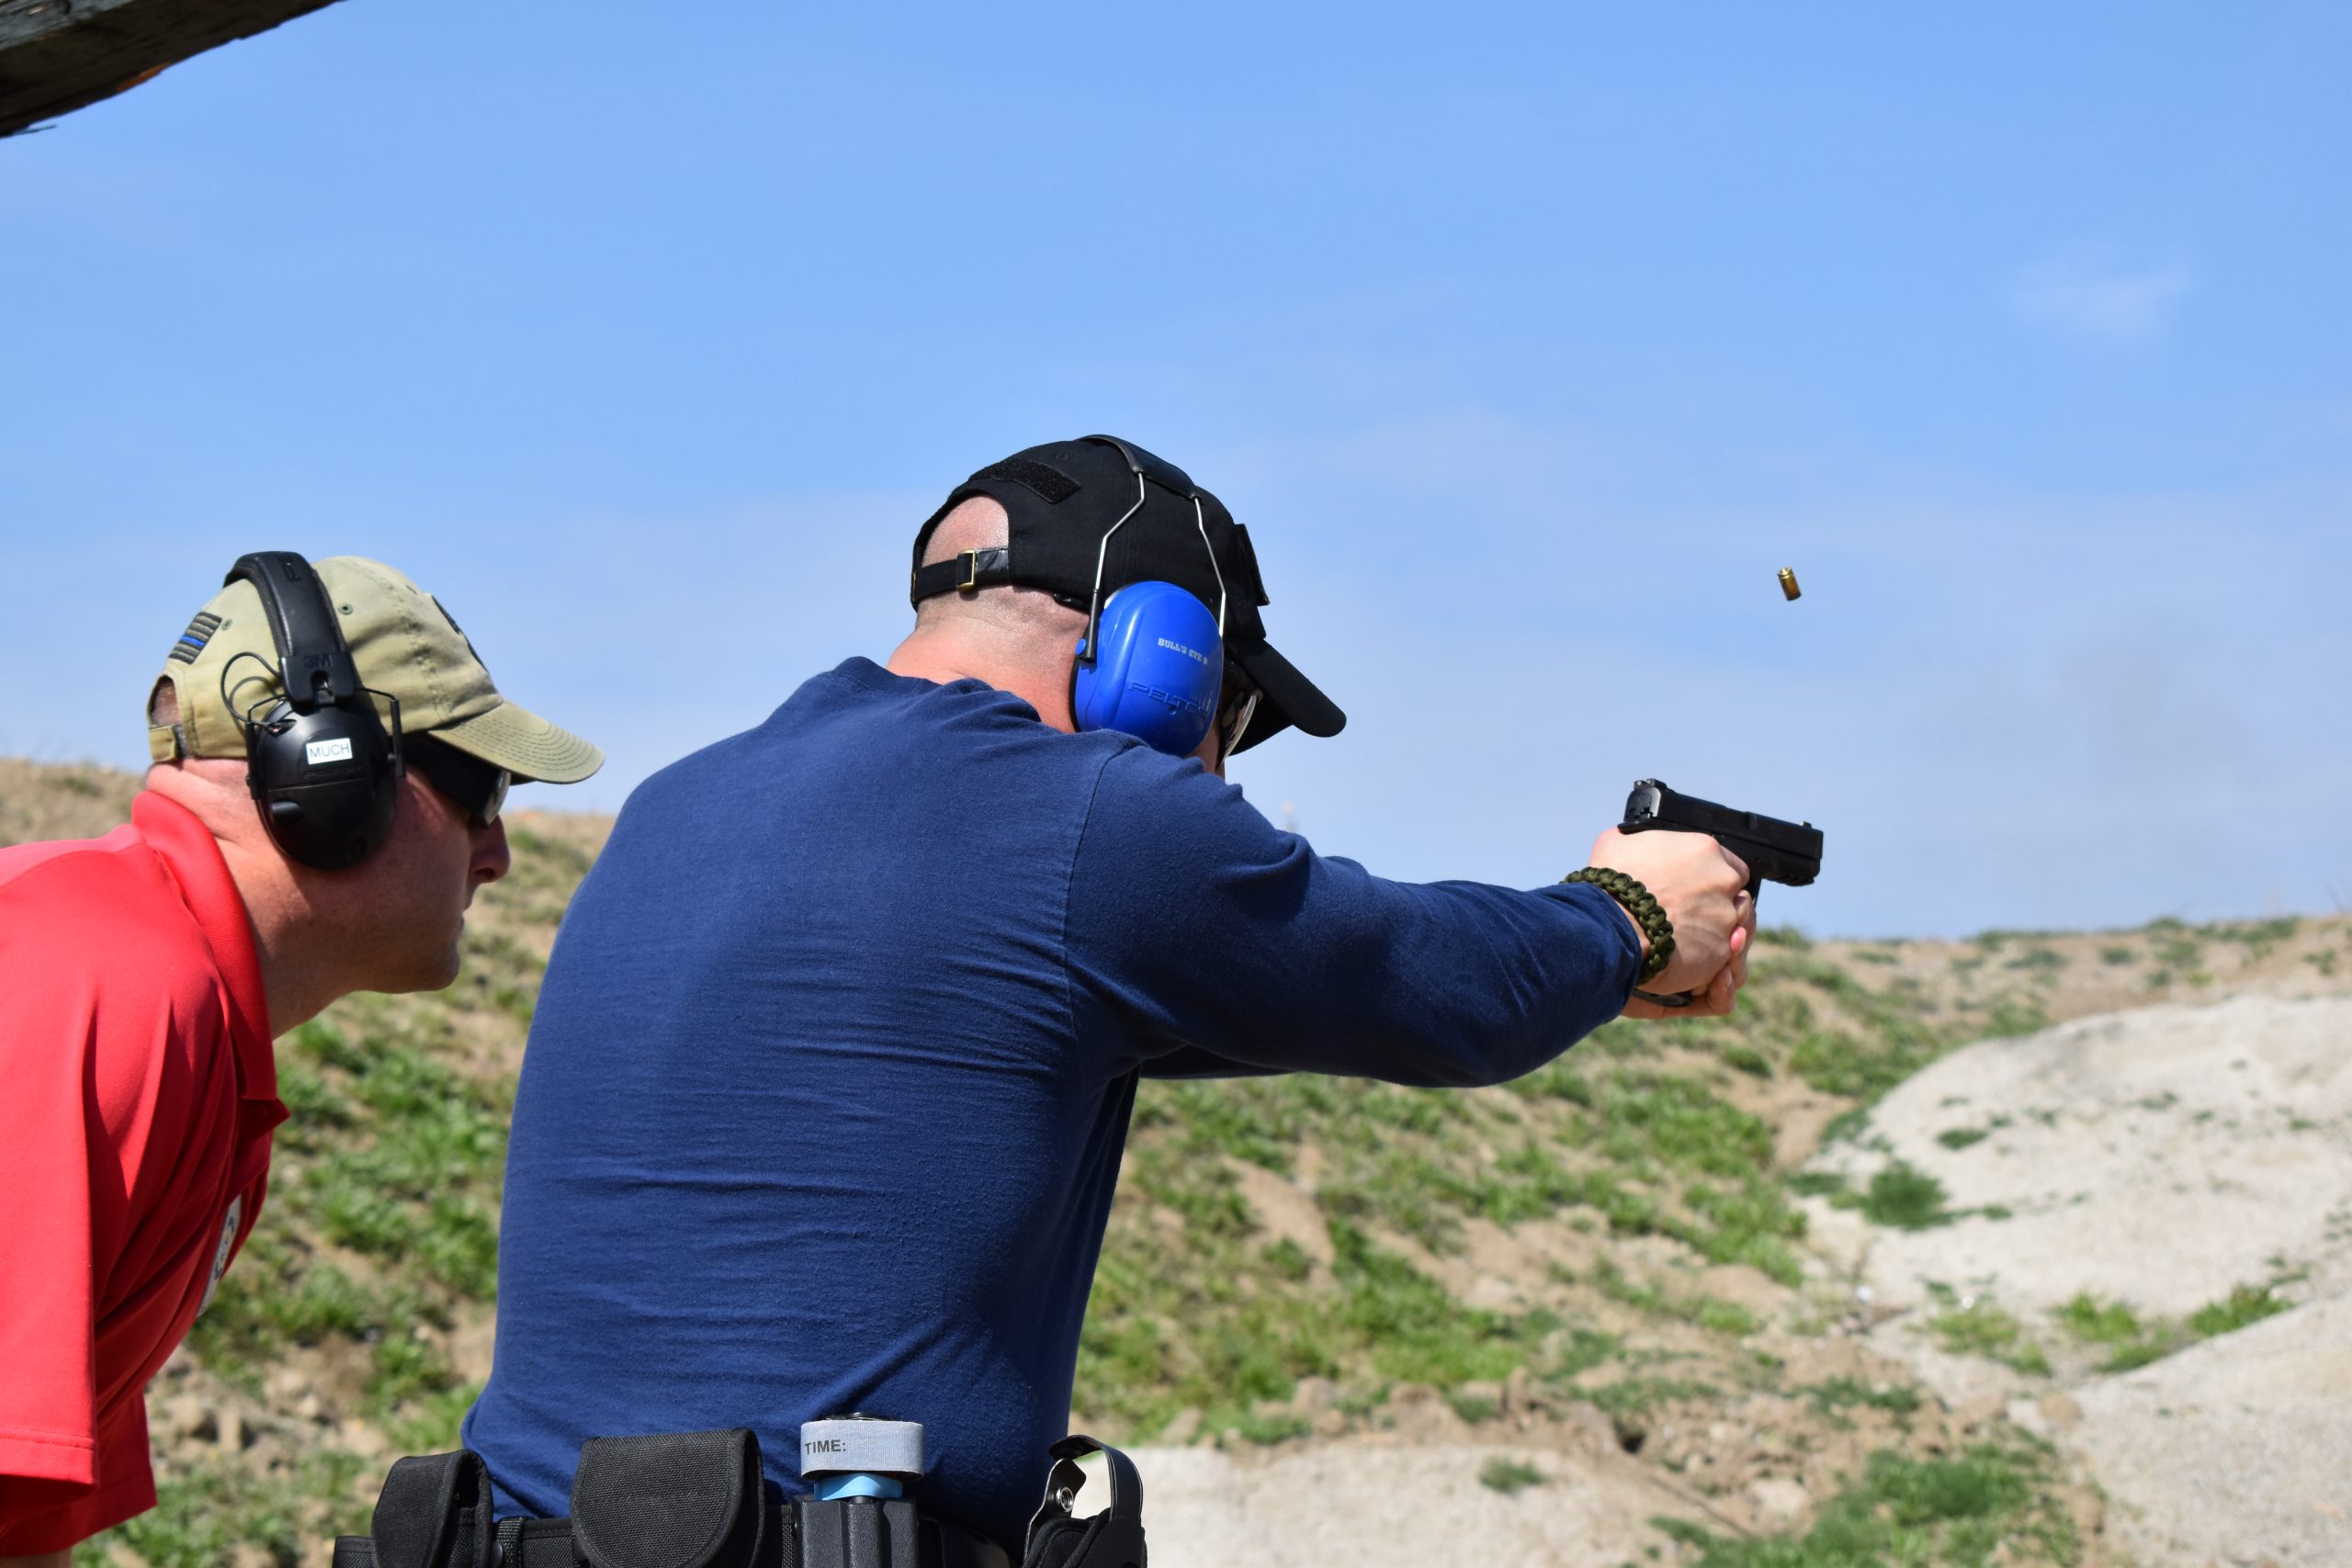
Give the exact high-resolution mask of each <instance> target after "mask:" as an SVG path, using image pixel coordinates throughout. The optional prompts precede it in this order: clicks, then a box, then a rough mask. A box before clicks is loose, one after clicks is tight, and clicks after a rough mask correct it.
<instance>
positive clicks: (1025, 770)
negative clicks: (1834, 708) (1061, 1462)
mask: <svg viewBox="0 0 2352 1568" xmlns="http://www.w3.org/2000/svg"><path fill="white" fill-rule="evenodd" d="M914 564H915V567H916V570H915V571H914V572H913V574H912V580H911V594H910V596H911V597H912V598H913V599H914V601H915V603H916V605H917V612H918V613H917V618H916V623H915V628H914V631H913V632H912V634H911V635H910V636H909V637H908V638H907V640H906V641H905V642H904V643H903V644H902V645H901V646H900V647H899V649H898V650H897V651H896V652H895V653H894V654H892V656H891V658H890V660H889V662H888V666H887V667H885V666H877V665H876V664H873V663H871V662H869V661H868V660H864V659H852V660H848V661H847V662H846V663H843V664H842V665H841V666H839V667H838V668H836V669H834V670H831V671H828V672H826V673H824V674H821V675H818V676H816V677H814V678H813V679H811V680H809V682H806V683H805V684H804V685H802V686H801V687H800V689H799V690H798V691H797V692H796V693H794V694H792V696H791V697H790V698H789V699H788V700H787V701H786V703H785V704H784V705H783V706H782V707H779V708H778V709H776V711H775V713H774V714H773V715H771V716H769V718H768V719H767V721H766V722H765V723H763V724H762V725H760V726H759V727H758V728H755V729H752V730H749V731H747V732H745V733H744V734H741V735H737V736H734V737H732V738H730V739H726V740H722V741H720V742H718V744H717V745H715V746H711V747H709V748H707V749H706V750H701V751H698V752H696V753H695V754H694V755H692V756H690V757H687V758H686V759H684V761H680V762H678V763H676V764H674V765H673V766H671V767H669V768H667V769H665V770H663V771H662V772H661V773H657V774H655V775H654V776H653V777H651V778H650V779H648V780H647V781H646V782H645V783H644V784H642V785H640V786H639V788H638V789H637V791H636V792H635V793H634V794H632V795H630V797H629V799H628V805H627V806H626V807H625V808H624V809H623V811H622V813H621V817H620V820H619V822H618V823H617V825H616V827H615V829H614V830H613V835H612V839H611V841H610V842H609V844H607V846H606V847H605V852H604V854H603V855H602V856H601V858H599V860H598V861H597V863H596V865H595V868H594V870H593V871H592V872H591V873H590V874H589V876H588V878H587V880H586V881H585V882H584V883H582V886H581V888H580V891H579V894H578V895H577V897H575V898H574V899H573V901H572V904H571V910H570V912H569V913H568V914H567V915H566V917H565V919H564V924H563V930H562V933H561V936H560V940H559V941H558V942H557V944H556V949H555V955H554V959H553V962H552V963H551V964H550V965H549V967H548V975H547V979H546V983H545V985H544V987H543V988H542V990H541V992H540V997H539V1005H538V1011H537V1017H536V1018H535V1020H534V1021H533V1023H532V1028H531V1039H530V1045H529V1049H528V1051H527V1052H526V1055H525V1057H524V1063H523V1076H522V1083H521V1086H520V1089H519V1091H518V1095H517V1100H516V1104H515V1129H514V1142H513V1145H512V1148H511V1151H510V1153H509V1156H508V1161H507V1179H506V1197H505V1214H504V1221H503V1233H502V1240H501V1251H500V1260H499V1315H498V1344H497V1354H496V1359H495V1368H494V1371H492V1376H491V1379H490V1382H489V1384H488V1386H487V1387H486V1388H485V1389H484V1391H483V1393H482V1396H481V1401H480V1402H479V1403H478V1404H476V1405H475V1407H474V1409H473V1411H472V1412H471V1413H470V1414H469V1416H468V1417H467V1420H466V1427H465V1431H466V1443H467V1446H468V1447H469V1448H471V1449H473V1450H476V1451H478V1452H479V1453H481V1455H482V1456H483V1458H484V1459H485V1460H486V1461H488V1463H489V1468H490V1471H491V1473H492V1476H493V1477H494V1478H495V1480H496V1482H497V1484H498V1490H499V1499H498V1501H499V1511H500V1512H501V1513H502V1514H513V1513H518V1512H520V1513H529V1514H538V1515H553V1514H560V1513H562V1512H563V1511H564V1507H565V1499H566V1495H567V1492H568V1489H569V1487H570V1484H571V1476H572V1471H573V1469H574V1467H575V1466H576V1464H577V1462H578V1460H579V1454H580V1447H581V1444H582V1441H583V1440H584V1439H585V1438H591V1437H597V1436H620V1435H628V1434H636V1433H647V1432H663V1431H686V1430H695V1429H702V1428H709V1427H734V1426H748V1427H752V1428H753V1429H754V1430H755V1431H757V1432H758V1433H759V1434H760V1436H761V1438H762V1439H763V1451H764V1452H765V1453H766V1455H767V1456H768V1465H769V1474H770V1475H771V1476H772V1477H773V1478H774V1479H775V1480H776V1481H778V1482H779V1483H782V1484H783V1485H784V1487H785V1488H786V1491H787V1492H790V1491H797V1490H798V1489H799V1482H798V1476H797V1470H796V1465H795V1459H796V1454H795V1449H794V1446H793V1440H792V1438H793V1433H794V1431H795V1429H796V1428H797V1427H798V1426H799V1424H800V1423H801V1422H803V1421H807V1420H810V1419H814V1418H817V1417H820V1416H831V1415H836V1414H841V1413H845V1412H848V1411H853V1410H859V1411H868V1412H873V1413H876V1414H879V1415H887V1416H894V1417H898V1418H901V1419H907V1420H919V1421H921V1422H922V1424H923V1427H924V1428H925V1442H926V1450H927V1454H928V1458H929V1460H930V1472H929V1474H928V1475H927V1476H926V1478H925V1480H924V1483H923V1487H922V1498H923V1501H924V1504H925V1506H928V1507H930V1508H933V1509H935V1510H936V1511H938V1512H939V1513H941V1514H943V1515H944V1516H946V1517H950V1518H954V1519H956V1520H958V1521H960V1522H962V1523H964V1524H966V1525H967V1526H970V1527H972V1528H975V1529H979V1530H981V1531H984V1532H986V1533H987V1534H989V1535H990V1536H993V1537H994V1538H995V1539H996V1540H999V1541H1001V1542H1002V1543H1004V1544H1005V1545H1007V1546H1008V1547H1009V1548H1011V1549H1012V1550H1013V1551H1016V1552H1017V1551H1018V1550H1019V1547H1020V1539H1021V1532H1022V1529H1023V1523H1024V1521H1025V1519H1026V1517H1027V1514H1028V1511H1029V1510H1030V1508H1031V1507H1032V1506H1034V1505H1035V1498H1036V1492H1037V1483H1038V1477H1039V1475H1040V1474H1041V1473H1042V1471H1041V1467H1042V1465H1043V1463H1044V1454H1045V1450H1046V1446H1047V1445H1048V1444H1049V1443H1050V1442H1052V1441H1053V1440H1054V1439H1056V1438H1059V1437H1060V1436H1061V1435H1062V1434H1063V1432H1064V1429H1065V1427H1066V1424H1067V1421H1068V1416H1069V1404H1070V1383H1071V1378H1072V1375H1073V1371H1074V1369H1075V1366H1076V1361H1077V1353H1078V1338H1079V1326H1080V1318H1081V1316H1082V1314H1083V1313H1084V1311H1085V1306H1086V1299H1087V1292H1088V1288H1089V1285H1090V1283H1091V1280H1092V1277H1093V1272H1094V1265H1095V1258H1096V1255H1097V1253H1098V1251H1099V1249H1100V1247H1101V1246H1102V1241H1103V1226H1104V1223H1105V1220H1106V1217H1107V1215H1108V1213H1109V1211H1110V1206H1111V1194H1112V1188H1113V1186H1114V1182H1115V1180H1116V1179H1117V1175H1118V1168H1119V1154H1120V1149H1121V1145H1123V1144H1124V1142H1125V1137H1126V1130H1127V1118H1128V1113H1129V1111H1130V1110H1131V1109H1132V1107H1133V1105H1134V1103H1135V1094H1136V1082H1137V1079H1138V1077H1145V1076H1152V1077H1159V1076H1182V1075H1205V1074H1232V1073H1259V1072H1285V1071H1312V1072H1327V1073H1340V1074H1349V1075H1353V1076H1358V1077H1375V1078H1382V1079H1386V1080H1388V1081H1391V1082H1396V1083H1405V1084H1422V1085H1474V1084H1491V1083H1497V1082H1500V1081H1502V1080H1504V1079H1508V1078H1511V1077H1517V1076H1519V1075H1520V1074H1522V1073H1525V1072H1528V1071H1529V1070H1531V1069H1532V1068H1534V1067H1537V1066H1541V1065H1543V1064H1544V1062H1546V1061H1548V1060H1550V1059H1551V1058H1552V1057H1554V1056H1555V1055H1558V1054H1559V1053H1560V1052H1561V1051H1563V1050H1565V1049H1566V1048H1567V1046H1568V1045H1570V1044H1571V1043H1574V1042H1575V1041H1576V1040H1577V1039H1578V1038H1579V1037H1581V1036H1582V1035H1584V1034H1586V1033H1587V1032H1590V1031H1591V1030H1592V1029H1594V1028H1595V1027H1597V1026H1598V1025H1600V1023H1601V1022H1603V1021H1606V1020H1608V1019H1610V1018H1612V1017H1615V1016H1618V1015H1619V1014H1620V1013H1621V1012H1626V1011H1633V1012H1636V1013H1640V1012H1645V1011H1646V1012H1650V1013H1655V1012H1656V1011H1657V1010H1656V1009H1655V1008H1653V1007H1651V1006H1650V1005H1649V1004H1647V1003H1644V1002H1640V1001H1632V1002H1631V1003H1630V1005H1629V997H1630V993H1631V991H1632V989H1633V987H1634V982H1635V976H1636V974H1637V973H1638V972H1639V971H1640V970H1641V969H1642V968H1643V967H1644V964H1645V956H1646V954H1647V951H1648V949H1647V939H1646V937H1645V934H1644V931H1643V928H1642V926H1641V924H1640V923H1639V922H1638V921H1637V920H1636V919H1634V918H1633V917H1632V916H1631V915H1629V913H1628V912H1627V910H1626V909H1625V908H1621V907H1620V906H1619V905H1618V904H1617V903H1616V902H1615V901H1614V900H1613V899H1612V898H1611V896H1610V895H1609V894H1606V893H1604V892H1602V891H1600V889H1599V888H1598V887H1595V886H1590V885H1584V884H1580V885H1575V886H1550V887H1544V888H1540V889H1537V890H1535V891H1533V892H1521V891H1517V890H1514V889H1510V888H1504V887H1493V886H1481V885H1478V884H1474V883H1462V882H1453V883H1436V884H1430V885H1412V884H1405V883H1398V882H1390V881H1385V880H1383V879H1382V878H1379V877H1376V876H1374V875H1372V874H1370V873H1368V872H1366V871H1365V870H1364V869H1363V867H1361V866H1359V865H1357V864H1356V863H1353V862H1351V861H1346V860H1339V859H1331V858H1326V857H1324V856H1320V855H1317V853H1315V852H1314V851H1313V850H1312V849H1310V848H1309V847H1308V846H1307V844H1306V841H1305V840H1302V839H1300V838H1298V837H1297V836H1295V835H1294V834H1290V833H1285V832H1282V831H1280V830H1278V829H1274V828H1273V827H1272V826H1271V825H1269V824H1268V822H1267V821H1266V819H1265V818H1262V817H1261V816H1260V815H1259V814H1258V812H1257V811H1256V810H1255V809H1254V808H1252V807H1250V805H1249V804H1248V803H1247V802H1246V801H1244V800H1243V798H1242V795H1241V792H1240V791H1239V790H1238V789H1237V788H1235V787H1233V786H1232V785H1230V784H1227V783H1226V782H1225V779H1224V769H1225V762H1226V759H1227V756H1228V755H1229V754H1230V753H1231V752H1233V751H1236V750H1243V749H1246V748H1247V747H1249V746H1251V745H1255V744H1257V743H1259V742H1261V741H1262V740H1264V739H1266V738H1267V737H1269V736H1271V735H1272V734H1275V733H1277V732H1278V731H1280V730H1281V729H1283V728H1298V729H1300V730H1303V731H1305V732H1306V733H1307V734H1310V735H1317V736H1329V735H1333V734H1336V733H1337V732H1338V731H1339V729H1340V726H1341V724H1342V723H1343V722H1344V718H1343V716H1342V715H1341V714H1340V710H1339V709H1338V708H1337V707H1336V706H1334V705H1332V704H1331V702H1330V701H1329V699H1328V698H1326V697H1325V696H1324V695H1323V694H1322V693H1321V692H1320V691H1319V690H1318V689H1317V687H1316V686H1315V685H1314V684H1313V683H1312V682H1309V681H1308V680H1307V679H1306V677H1305V676H1304V675H1302V674H1301V673H1300V672H1299V671H1297V669H1296V668H1295V666H1293V665H1292V664H1291V663H1290V662H1289V661H1288V660H1285V659H1284V658H1283V656H1282V655H1281V654H1279V653H1277V652H1276V651H1275V650H1274V649H1273V648H1272V646H1271V645H1270V644H1269V643H1268V642H1267V640H1266V637H1265V630H1264V626H1263V623H1262V621H1261V617H1260V615H1259V610H1260V608H1261V606H1262V605H1263V604H1265V603H1266V602H1267V601H1266V596H1265V593H1264V591H1263V589H1262V587H1261V584H1260V581H1259V577H1258V569H1257V563H1256V559H1255V556H1254V554H1253V553H1252V551H1251V549H1250V543H1249V536H1248V534H1247V532H1246V531H1245V530H1244V529H1242V528H1240V527H1239V526H1238V525H1236V524H1235V523H1234V522H1233V520H1232V518H1231V516H1230V515H1229V514H1228V513H1227V511H1226V509H1225V508H1224V507H1223V506H1222V505H1221V504H1219V503H1218V502H1216V498H1215V497H1214V496H1211V495H1208V494H1207V493H1206V492H1205V491H1199V490H1197V489H1196V488H1195V487H1193V485H1192V484H1191V481H1190V480H1189V479H1186V478H1185V476H1184V475H1183V474H1182V472H1181V471H1180V470H1177V469H1176V468H1173V467H1172V466H1170V465H1168V464H1165V463H1163V462H1161V461H1160V460H1159V459H1158V458H1155V457H1152V456H1151V455H1150V454H1149V453H1146V452H1142V451H1141V449H1139V448H1136V447H1132V446H1127V445H1125V444H1124V443H1119V442H1115V441H1112V440H1110V439H1108V438H1103V437H1090V438H1088V439H1087V440H1084V441H1068V442H1057V443H1054V444H1051V445H1048V446H1038V447H1032V448H1030V449H1029V450H1027V451H1024V452H1023V453H1020V454H1018V455H1017V456H1015V457H1012V458H1009V459H1007V460H1006V461H1004V462H1002V463H999V464H996V465H994V466H992V467H990V468H984V469H982V470H981V471H980V472H979V473H978V474H975V475H974V476H973V477H972V479H970V480H969V481H967V483H966V484H965V485H963V486H961V487H959V488H958V489H957V490H956V491H954V492H953V493H952V494H951V495H950V496H949V497H948V499H947V501H946V502H945V503H944V504H943V505H942V506H941V507H940V509H939V511H938V512H936V513H933V516H932V518H931V519H930V521H929V522H927V523H926V524H924V525H923V527H922V530H921V531H920V533H919V534H918V535H917V537H916V541H915V552H914ZM1143 581H1168V582H1174V583H1175V584H1177V585H1178V586H1179V587H1180V588H1182V589H1184V590H1186V591H1188V592H1191V593H1192V594H1193V595H1194V596H1196V597H1197V598H1198V599H1199V600H1200V601H1201V603H1202V604H1204V605H1206V606H1210V607H1212V608H1216V609H1218V610H1219V611H1220V612H1221V614H1222V616H1223V632H1224V637H1223V652H1224V673H1223V686H1222V690H1221V691H1220V692H1219V693H1218V700H1217V702H1216V716H1215V722H1212V723H1210V724H1209V725H1208V728H1207V734H1206V735H1205V737H1204V739H1202V740H1201V741H1200V743H1199V746H1198V749H1197V750H1193V752H1192V753H1191V754H1189V755H1170V754H1168V753H1166V752H1164V751H1162V750H1155V749H1154V748H1153V746H1151V745H1147V744H1145V743H1144V742H1143V741H1141V740H1139V739H1136V738H1135V737H1134V736H1133V735H1130V734H1126V733H1123V732H1121V731H1119V730H1116V729H1091V730H1088V729H1082V728H1080V725H1079V723H1078V721H1077V720H1076V719H1075V718H1074V716H1073V706H1072V689H1073V686H1072V682H1073V666H1074V660H1075V658H1076V649H1077V647H1078V644H1079V641H1080V638H1083V637H1087V636H1088V635H1089V632H1090V619H1091V616H1093V615H1095V614H1096V613H1097V612H1098V611H1100V609H1101V607H1102V600H1101V596H1102V595H1107V594H1110V593H1112V592H1114V591H1115V590H1119V589H1123V588H1125V587H1127V586H1128V585H1130V584H1136V583H1140V582H1143ZM1167 646H1173V644H1172V642H1171V643H1170V645H1167ZM1179 651H1180V652H1182V651H1184V650H1183V649H1179ZM1593 863H1595V864H1596V865H1606V866H1610V867H1613V868H1615V869H1617V870H1620V871H1622V872H1623V873H1625V874H1629V875H1631V876H1632V877H1634V878H1635V879H1636V880H1637V881H1638V882H1639V883H1640V884H1642V885H1643V886H1645V887H1646V888H1647V889H1648V891H1649V892H1650V893H1651V894H1652V895H1654V896H1655V897H1656V898H1657V900H1658V901H1659V903H1660V904H1661V905H1662V906H1663V908H1664V910H1665V912H1666V915H1667V916H1668V919H1670V920H1671V922H1672V927H1673V934H1674V937H1675V942H1674V945H1673V949H1672V953H1673V957H1672V962H1671V963H1670V964H1668V965H1667V966H1666V968H1665V969H1664V971H1663V972H1662V973H1661V974H1659V975H1657V976H1656V977H1655V978H1653V979H1651V980H1649V981H1648V982H1647V985H1648V986H1649V987H1653V988H1659V989H1666V990H1683V989H1695V990H1697V991H1698V992H1699V993H1700V995H1699V999H1698V1002H1697V1005H1696V1006H1695V1008H1694V1009H1692V1011H1693V1012H1697V1013H1708V1012H1716V1013H1720V1012H1724V1011H1728V1010H1729V1009H1730V1007H1731V1005H1732V1001H1733V998H1734V996H1735V994H1736V990H1737V987H1738V985H1739V983H1740V981H1741V980H1742V978H1743V977H1744V969H1745V963H1746V958H1745V950H1746V946H1747V941H1748V938H1749V936H1750V935H1751V933H1752V931H1753V921H1754V912H1753V906H1752V904H1751V902H1750V901H1749V900H1748V899H1747V897H1746V895H1745V894H1744V893H1742V892H1741V891H1740V890H1741V888H1742V886H1744V884H1745V883H1746V880H1747V872H1746V869H1745V868H1744V867H1743V866H1741V865H1740V864H1739V863H1738V862H1737V861H1736V859H1734V858H1733V857H1732V856H1731V855H1730V854H1728V853H1727V852H1724V851H1723V850H1722V849H1720V848H1719V847H1718V846H1717V845H1716V844H1715V843H1714V841H1713V840H1711V839H1706V838H1703V837H1701V836H1698V835H1695V834H1682V833H1649V834H1641V835H1635V836H1633V837H1626V836H1623V835H1621V834H1618V833H1617V832H1615V831H1614V830H1613V829H1612V830H1611V831H1610V832H1607V833H1604V834H1602V835H1601V837H1600V840H1599V842H1597V843H1596V844H1595V846H1594V850H1593ZM1685 1016H1689V1015H1688V1014H1686V1015H1685Z"/></svg>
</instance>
